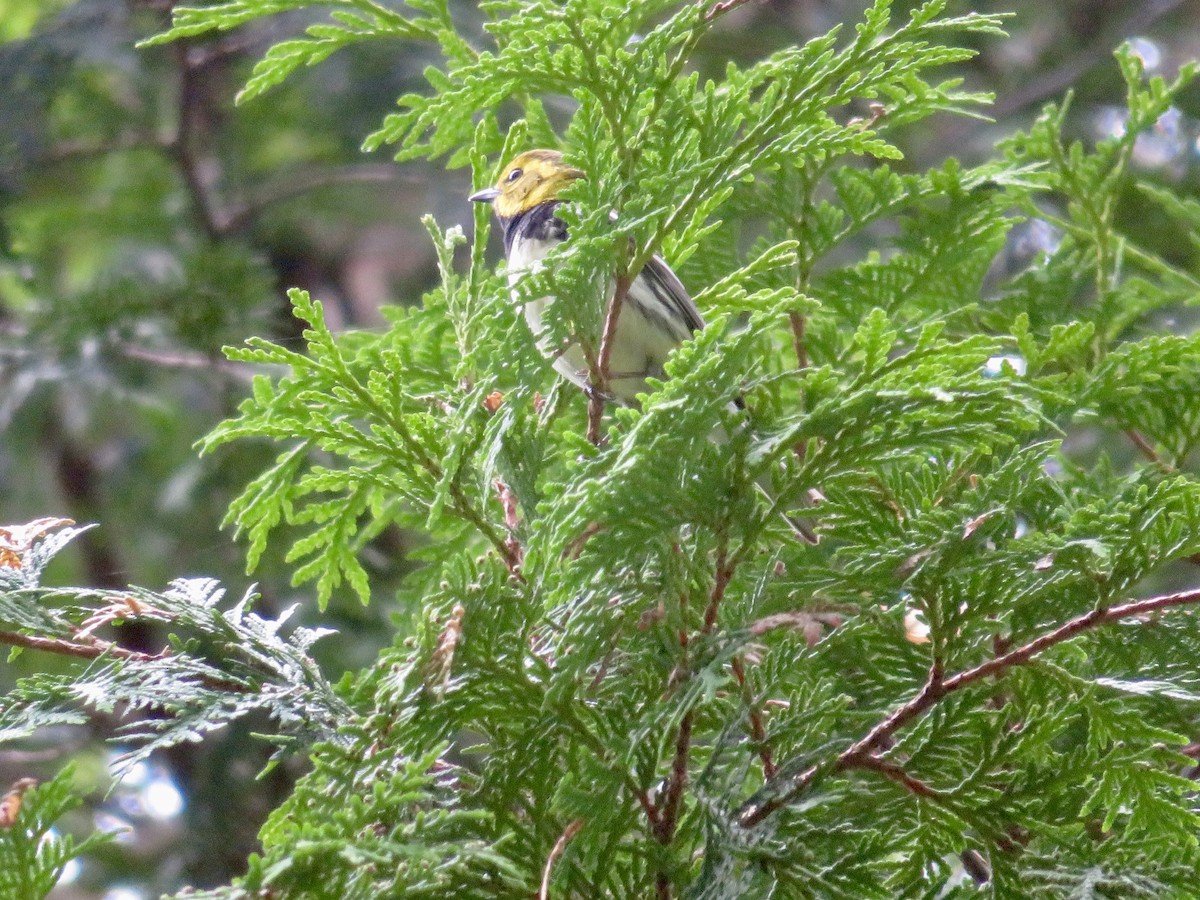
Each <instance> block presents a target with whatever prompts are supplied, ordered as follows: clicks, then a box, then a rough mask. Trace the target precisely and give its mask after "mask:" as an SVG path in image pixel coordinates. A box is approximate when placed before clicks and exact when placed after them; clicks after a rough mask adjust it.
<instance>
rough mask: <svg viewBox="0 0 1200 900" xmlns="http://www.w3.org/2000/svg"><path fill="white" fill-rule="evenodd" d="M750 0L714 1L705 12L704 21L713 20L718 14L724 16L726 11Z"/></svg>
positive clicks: (730, 10)
mask: <svg viewBox="0 0 1200 900" xmlns="http://www.w3.org/2000/svg"><path fill="white" fill-rule="evenodd" d="M749 2H750V0H721V2H720V3H714V4H713V5H712V6H710V7H709V8H708V9H707V10H705V12H704V21H705V22H711V21H712V20H713V19H715V18H717V16H723V15H725V13H728V12H732V11H733V10H735V9H737V8H738V7H739V6H745V5H746V4H747V3H749Z"/></svg>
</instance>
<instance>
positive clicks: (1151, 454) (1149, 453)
mask: <svg viewBox="0 0 1200 900" xmlns="http://www.w3.org/2000/svg"><path fill="white" fill-rule="evenodd" d="M1125 435H1126V437H1128V438H1129V440H1131V441H1133V445H1134V446H1135V447H1137V448H1138V451H1139V452H1140V453H1141V454H1142V456H1144V457H1146V459H1148V460H1149V461H1150V462H1152V463H1154V465H1156V466H1158V467H1159V468H1160V469H1162V470H1163V471H1165V472H1168V473H1169V472H1173V471H1174V469H1173V468H1172V467H1171V466H1169V465H1167V463H1165V462H1163V458H1162V457H1161V456H1159V454H1158V451H1157V450H1155V449H1154V445H1153V444H1152V443H1150V441H1148V440H1147V439H1146V436H1145V435H1144V434H1142V433H1141V432H1140V431H1138V430H1137V429H1136V428H1126V429H1125Z"/></svg>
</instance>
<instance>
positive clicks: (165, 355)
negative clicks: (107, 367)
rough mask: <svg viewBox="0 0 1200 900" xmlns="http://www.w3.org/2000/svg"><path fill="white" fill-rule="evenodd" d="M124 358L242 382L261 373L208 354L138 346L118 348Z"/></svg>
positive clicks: (248, 366)
mask: <svg viewBox="0 0 1200 900" xmlns="http://www.w3.org/2000/svg"><path fill="white" fill-rule="evenodd" d="M117 350H118V351H120V353H121V355H122V356H127V357H129V358H130V359H136V360H138V361H139V362H145V363H150V364H151V365H155V366H161V367H163V368H165V369H197V370H203V371H206V372H211V371H216V372H220V373H222V374H225V375H228V376H230V377H231V378H237V379H239V380H241V381H253V380H254V376H255V375H256V374H257V373H258V372H259V371H261V368H260V367H259V366H250V365H247V364H245V363H240V362H234V361H233V360H229V359H222V358H221V357H219V356H214V355H212V354H208V353H186V352H180V351H170V352H168V351H163V350H151V349H149V348H147V347H139V346H137V345H136V344H120V345H119V346H118V347H117Z"/></svg>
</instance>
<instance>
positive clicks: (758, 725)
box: [730, 656, 776, 779]
mask: <svg viewBox="0 0 1200 900" xmlns="http://www.w3.org/2000/svg"><path fill="white" fill-rule="evenodd" d="M730 665H731V667H732V669H733V677H734V679H735V680H736V681H737V683H738V685H739V686H740V687H741V689H742V701H743V702H744V703H745V704H746V709H747V710H748V712H749V716H750V738H751V739H752V740H753V741H754V743H755V744H757V745H758V758H759V760H760V761H761V762H762V770H763V778H764V779H769V778H773V777H774V776H775V772H776V766H775V760H774V759H772V758H771V748H770V747H768V746H767V729H766V727H765V726H764V725H763V718H762V712H761V711H760V710H759V708H758V706H757V705H756V704H755V702H754V694H753V693H752V692H751V690H750V682H749V681H748V680H747V679H746V669H745V666H744V665H743V664H742V658H741V657H740V656H735V657H734V658H733V661H732V663H731V664H730Z"/></svg>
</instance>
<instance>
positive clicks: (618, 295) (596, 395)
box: [587, 272, 633, 445]
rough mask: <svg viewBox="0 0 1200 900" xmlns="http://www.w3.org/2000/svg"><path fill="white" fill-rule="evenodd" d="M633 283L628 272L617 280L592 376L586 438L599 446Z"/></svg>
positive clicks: (607, 311)
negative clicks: (616, 349) (615, 348)
mask: <svg viewBox="0 0 1200 900" xmlns="http://www.w3.org/2000/svg"><path fill="white" fill-rule="evenodd" d="M632 283H633V279H632V278H631V277H630V275H629V273H628V272H625V273H622V274H621V275H618V276H617V280H616V285H615V286H614V288H613V295H612V298H611V299H610V300H609V301H608V309H607V310H605V312H604V332H603V334H602V336H601V338H600V355H599V357H598V358H597V359H596V365H595V368H594V369H593V370H592V372H591V379H592V383H591V390H590V391H588V427H587V438H588V440H589V441H591V442H592V443H593V444H596V445H599V443H600V421H601V419H602V418H603V417H604V398H605V397H606V396H607V395H608V378H609V366H610V363H611V361H612V353H613V344H614V343H615V342H616V338H617V322H618V321H619V320H620V318H621V308H622V307H623V306H624V305H625V298H626V297H627V296H628V295H629V286H630V285H631V284H632Z"/></svg>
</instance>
